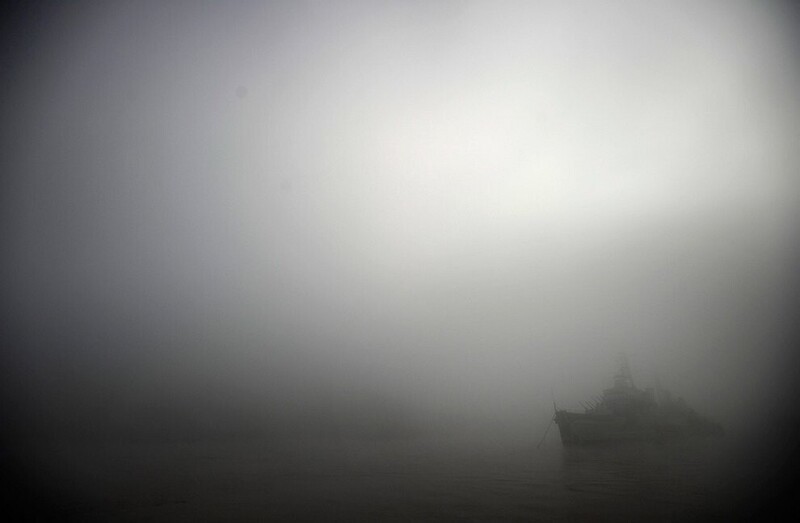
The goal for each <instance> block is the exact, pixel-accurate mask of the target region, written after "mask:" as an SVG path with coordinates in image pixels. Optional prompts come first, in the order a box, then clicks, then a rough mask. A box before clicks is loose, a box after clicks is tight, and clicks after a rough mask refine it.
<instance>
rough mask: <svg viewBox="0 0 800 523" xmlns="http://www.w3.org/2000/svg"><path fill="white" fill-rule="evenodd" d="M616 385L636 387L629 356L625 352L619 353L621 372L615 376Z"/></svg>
mask: <svg viewBox="0 0 800 523" xmlns="http://www.w3.org/2000/svg"><path fill="white" fill-rule="evenodd" d="M614 386H616V387H624V388H634V385H633V376H631V367H630V365H629V364H628V356H627V355H626V354H625V353H624V352H623V353H621V354H620V355H619V372H617V374H616V376H614Z"/></svg>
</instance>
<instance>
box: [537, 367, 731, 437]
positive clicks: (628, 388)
mask: <svg viewBox="0 0 800 523" xmlns="http://www.w3.org/2000/svg"><path fill="white" fill-rule="evenodd" d="M581 404H582V405H583V407H584V412H570V411H567V410H561V409H558V408H557V407H556V405H555V402H553V410H554V411H555V415H554V418H553V421H555V423H556V425H558V429H559V432H560V433H561V442H562V444H563V445H565V446H572V445H591V444H603V443H620V442H635V441H655V442H659V441H666V440H671V439H678V438H685V437H695V436H698V437H705V436H721V435H722V434H723V429H722V426H721V425H720V424H719V423H717V422H715V421H712V420H710V419H708V418H706V417H704V416H701V415H700V414H698V413H697V412H696V411H695V410H694V409H692V408H691V407H690V406H689V405H687V404H686V402H685V401H684V400H683V399H682V398H677V399H675V398H673V397H672V395H671V394H670V393H669V391H667V390H664V389H661V387H657V389H655V390H654V389H653V388H647V389H645V390H642V389H639V388H637V387H636V386H635V385H634V383H633V377H632V376H631V371H630V366H629V364H628V360H627V358H626V357H625V356H624V355H623V356H621V357H620V361H619V371H618V372H617V374H616V375H614V385H613V387H611V388H609V389H605V390H604V391H603V394H602V396H600V397H598V398H597V399H596V400H595V401H590V402H588V403H585V404H584V403H583V402H581Z"/></svg>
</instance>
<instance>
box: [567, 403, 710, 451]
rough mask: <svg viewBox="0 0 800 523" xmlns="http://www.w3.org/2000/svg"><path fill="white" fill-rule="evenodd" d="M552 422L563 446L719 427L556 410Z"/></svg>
mask: <svg viewBox="0 0 800 523" xmlns="http://www.w3.org/2000/svg"><path fill="white" fill-rule="evenodd" d="M555 422H556V424H557V425H558V429H559V432H560V434H561V442H562V444H564V445H568V446H572V445H576V446H577V445H596V444H607V443H624V442H635V441H667V440H671V439H678V438H682V437H686V436H710V435H718V433H721V429H719V430H718V429H717V428H716V427H711V428H709V429H708V430H700V429H698V428H696V427H692V426H689V425H686V424H684V423H680V422H675V421H673V420H663V419H661V420H660V419H657V418H653V417H639V418H631V417H623V416H613V415H601V414H589V413H587V414H581V413H575V412H567V411H563V410H560V411H557V412H556V415H555Z"/></svg>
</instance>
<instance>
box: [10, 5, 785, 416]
mask: <svg viewBox="0 0 800 523" xmlns="http://www.w3.org/2000/svg"><path fill="white" fill-rule="evenodd" d="M794 15H795V13H794V12H793V11H791V10H789V9H788V8H785V7H784V6H783V4H779V3H770V4H769V5H762V4H759V3H755V2H730V1H726V2H722V1H720V2H702V3H698V2H669V3H666V2H665V3H655V2H653V3H651V2H648V3H642V2H603V3H599V2H469V1H465V2H423V1H412V2H321V1H320V2H285V3H279V2H267V3H255V2H248V3H235V2H224V3H223V2H219V3H213V2H169V3H167V4H166V5H160V4H159V3H156V2H152V3H141V2H110V3H80V2H70V3H63V4H55V5H52V6H49V7H44V8H41V9H39V10H38V11H35V12H32V14H31V15H30V16H28V17H27V18H26V19H25V20H26V25H24V26H22V27H21V28H17V31H18V32H17V33H15V35H14V36H13V37H11V38H9V41H11V43H12V45H11V46H10V47H7V51H6V54H5V57H4V63H5V64H6V65H7V67H8V70H9V71H11V73H13V74H11V75H9V76H8V77H7V78H5V79H4V81H3V84H4V89H3V93H4V101H3V123H2V132H3V160H2V162H3V166H4V168H3V171H4V177H3V181H2V195H0V197H2V206H3V211H2V248H1V249H0V250H1V251H2V255H1V256H2V264H3V281H2V284H3V287H4V289H5V290H4V294H5V300H6V306H5V308H6V310H7V314H8V317H9V318H10V319H11V321H10V322H9V324H10V325H12V327H11V328H10V330H9V334H8V336H7V343H6V346H7V348H6V355H7V362H8V363H9V365H8V366H7V368H8V369H9V371H8V375H9V377H10V378H9V380H7V381H6V385H5V387H6V389H7V391H6V394H12V395H13V396H14V404H16V405H19V406H18V407H17V409H18V410H19V411H20V412H22V414H21V415H22V416H23V418H24V419H26V420H27V419H28V418H31V417H35V416H34V415H33V414H31V412H34V411H36V412H40V410H37V409H44V410H43V411H41V412H45V414H42V415H41V418H42V419H44V420H45V421H41V419H40V420H39V421H36V422H31V423H40V424H44V425H45V426H47V424H48V423H50V422H49V421H48V420H49V418H48V416H50V417H53V419H57V420H61V421H53V423H56V425H58V423H66V424H69V423H70V421H69V417H70V416H71V413H72V412H77V410H80V409H78V407H77V406H78V405H80V406H81V407H80V408H83V409H89V412H90V413H92V414H91V415H98V416H99V415H100V414H103V415H105V414H107V413H109V412H113V413H114V414H113V416H115V417H116V418H115V419H117V420H118V422H119V423H120V424H122V425H124V426H128V425H136V423H138V421H135V420H139V419H149V418H148V416H149V414H147V412H148V410H147V409H149V408H155V407H154V406H160V407H158V408H162V409H164V410H165V411H166V412H172V411H176V412H178V413H179V414H180V415H183V416H193V415H195V414H193V413H195V412H198V409H199V414H196V417H197V418H198V419H200V420H201V421H202V420H207V422H208V423H209V424H212V425H213V424H216V423H222V421H220V420H223V419H228V418H225V416H229V417H230V419H234V418H235V417H236V415H238V414H237V413H244V414H242V416H244V417H248V416H255V414H253V413H254V412H260V413H261V414H259V415H262V416H266V417H267V418H269V417H270V416H273V415H275V416H277V414H274V413H275V412H277V411H281V412H284V413H288V414H287V415H290V416H307V417H309V419H311V420H312V421H310V422H308V423H309V424H310V425H314V421H313V420H315V419H317V416H319V417H320V418H319V419H322V418H325V417H326V416H329V417H338V416H340V415H344V416H345V417H346V416H347V415H349V414H353V416H354V417H356V418H357V417H358V416H359V415H360V414H358V413H359V412H362V411H363V412H379V411H386V412H390V413H392V414H391V416H392V417H393V418H392V419H393V420H395V421H396V420H397V419H401V418H402V415H401V413H404V414H405V415H408V416H410V417H414V416H415V415H416V413H419V415H420V416H422V415H423V414H424V415H425V416H432V417H434V418H438V419H440V420H441V419H442V418H443V417H447V416H449V415H452V416H454V417H458V416H465V417H467V418H469V417H474V418H480V417H485V416H496V417H499V418H503V417H505V418H503V419H512V418H514V417H517V418H522V419H524V420H527V421H531V420H536V422H537V423H539V419H540V418H541V419H542V420H544V422H546V421H547V420H548V416H549V412H550V411H549V410H548V409H550V408H551V406H550V401H551V399H550V398H551V391H552V394H553V396H554V397H555V398H556V399H557V400H559V402H560V403H562V404H563V405H564V406H565V407H577V406H578V403H577V402H578V400H582V399H584V398H585V397H586V395H587V394H588V395H594V394H597V393H599V392H600V391H601V389H602V388H603V387H605V386H608V385H609V381H608V380H609V378H610V375H611V373H612V372H613V370H614V365H615V360H614V357H615V355H616V353H617V351H619V350H624V351H627V352H628V354H629V355H630V357H631V361H632V365H633V367H634V372H636V373H637V377H639V378H640V380H639V381H640V382H642V385H647V384H648V382H649V381H650V379H651V372H652V371H654V370H658V372H659V373H660V374H661V380H662V382H664V383H666V384H668V385H670V386H671V387H673V388H674V389H675V392H676V393H679V394H682V395H684V396H686V397H687V399H689V400H690V402H692V403H693V404H694V405H696V406H697V407H698V408H699V409H701V410H704V411H706V412H709V413H711V414H713V413H714V412H716V413H718V415H719V416H721V417H723V418H726V419H728V420H730V419H733V418H734V417H735V416H736V414H742V413H744V414H747V415H749V414H751V413H754V412H762V414H763V405H764V403H767V402H774V401H775V398H778V397H779V395H780V394H782V393H784V392H785V391H787V390H788V388H787V387H788V385H789V382H790V380H791V379H793V377H794V375H793V374H781V372H782V370H781V369H785V368H786V365H787V364H788V363H787V362H790V361H791V362H794V360H792V359H791V358H790V356H792V354H791V353H790V351H789V349H788V346H789V338H788V336H789V335H790V331H791V328H790V322H789V319H790V318H791V314H790V312H791V309H790V307H789V303H790V302H791V300H792V299H793V292H794V287H793V283H794V282H793V281H792V278H794V274H793V272H794V270H795V269H796V261H797V258H796V252H795V247H796V243H795V240H794V238H795V236H797V233H798V231H797V225H798V222H797V217H796V215H795V205H796V204H797V189H798V186H797V179H796V173H797V168H798V160H799V159H800V158H799V153H798V151H800V147H799V145H800V144H798V137H799V136H800V127H799V126H800V103H798V99H797V94H796V93H797V92H798V88H799V87H800V83H799V82H798V73H799V72H800V71H799V70H798V67H797V65H796V63H797V55H798V53H797V51H798V48H797V33H796V32H793V31H795V30H796V29H795V27H794V26H793V23H794V22H796V20H797V18H796V17H795V16H794ZM62 407H63V408H62ZM48 409H49V410H48ZM73 409H77V410H73ZM170 409H172V410H170ZM215 409H216V410H215ZM270 409H272V410H270ZM51 411H52V412H51ZM301 412H302V413H303V414H298V413H301ZM309 412H310V414H309ZM104 413H105V414H104ZM265 413H266V414H265ZM342 413H344V414H342ZM764 415H766V414H764ZM370 416H371V415H369V416H367V417H368V418H369V419H372V418H370ZM131 419H133V420H134V421H130V420H131ZM153 419H155V418H153ZM326 419H327V418H326ZM403 419H404V418H403ZM195 421H197V420H195ZM20 423H22V422H20ZM266 423H269V422H268V421H267V422H266ZM365 423H367V424H369V422H365ZM376 423H378V424H380V421H376ZM126 424H127V425H126Z"/></svg>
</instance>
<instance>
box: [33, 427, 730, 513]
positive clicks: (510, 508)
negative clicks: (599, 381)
mask: <svg viewBox="0 0 800 523" xmlns="http://www.w3.org/2000/svg"><path fill="white" fill-rule="evenodd" d="M535 439H536V438H531V439H530V441H523V442H519V441H517V442H510V441H490V440H489V439H487V438H476V439H475V438H474V439H473V440H471V441H469V440H467V439H466V438H462V439H461V440H459V439H458V438H430V439H414V440H401V441H357V440H342V441H331V440H304V441H290V442H286V441H284V442H274V441H272V442H270V441H258V440H255V441H252V440H251V441H237V442H230V441H228V442H193V443H126V444H120V443H118V444H108V443H105V444H82V445H79V444H48V445H41V446H39V447H37V448H36V449H35V451H33V452H30V454H29V456H28V457H29V459H30V461H29V462H28V464H27V466H28V473H29V477H28V479H29V481H30V484H31V485H35V486H36V487H37V488H40V489H41V492H42V493H46V497H45V496H43V497H42V499H45V498H46V499H47V500H48V501H49V503H50V508H51V509H52V513H58V514H61V515H64V516H67V517H70V518H71V519H74V520H79V521H170V522H172V521H264V520H283V521H290V520H291V521H295V520H342V521H355V520H372V521H376V520H378V521H426V520H467V521H470V520H472V521H498V520H500V521H505V520H542V521H584V520H586V521H686V520H702V521H706V520H719V521H728V520H730V519H732V518H733V517H734V516H741V513H740V512H738V510H739V506H738V505H737V500H740V498H741V492H740V490H739V489H741V487H742V484H743V481H742V478H741V476H742V475H743V473H744V471H742V470H738V471H737V467H739V463H738V462H737V461H736V460H735V459H733V457H732V455H731V452H732V450H731V447H730V445H727V444H725V443H724V442H723V441H720V440H706V441H692V442H684V443H673V444H665V445H655V444H641V445H628V446H622V447H613V448H577V449H565V448H562V447H561V445H560V443H558V442H557V441H548V442H547V444H546V445H545V446H543V447H542V448H540V449H537V448H536V445H535V443H536V442H535Z"/></svg>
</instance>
